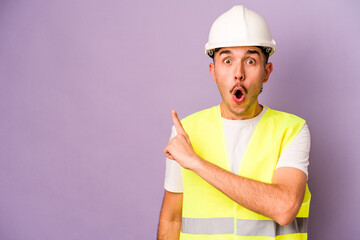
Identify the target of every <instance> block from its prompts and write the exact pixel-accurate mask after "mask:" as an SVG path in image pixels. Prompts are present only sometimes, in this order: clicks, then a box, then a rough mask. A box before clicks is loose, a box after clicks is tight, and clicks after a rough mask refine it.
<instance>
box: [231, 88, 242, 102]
mask: <svg viewBox="0 0 360 240" xmlns="http://www.w3.org/2000/svg"><path fill="white" fill-rule="evenodd" d="M244 92H245V90H244V89H242V88H240V87H237V88H235V89H234V90H233V91H232V94H233V99H234V101H235V102H236V103H242V102H243V101H244V99H245V95H244Z"/></svg>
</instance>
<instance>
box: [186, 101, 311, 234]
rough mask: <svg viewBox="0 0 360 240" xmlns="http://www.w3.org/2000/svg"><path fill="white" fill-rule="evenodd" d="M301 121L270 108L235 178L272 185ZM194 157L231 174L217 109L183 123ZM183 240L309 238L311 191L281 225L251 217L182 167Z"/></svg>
mask: <svg viewBox="0 0 360 240" xmlns="http://www.w3.org/2000/svg"><path fill="white" fill-rule="evenodd" d="M304 123H305V120H303V119H301V118H299V117H297V116H294V115H291V114H288V113H284V112H279V111H275V110H271V109H268V110H267V111H266V112H265V114H264V115H263V116H262V118H261V119H260V121H259V123H258V124H257V126H256V127H255V129H254V132H253V135H252V138H251V140H250V142H249V144H248V147H247V149H246V151H245V154H244V156H243V159H242V162H241V166H240V170H239V173H238V174H239V175H240V176H243V177H247V178H250V179H254V180H257V181H261V182H265V183H271V181H272V177H273V174H274V171H275V168H276V164H277V162H278V159H279V156H280V154H281V152H282V151H283V150H284V149H285V148H286V147H287V146H288V145H289V143H291V142H292V141H293V139H294V138H295V137H296V135H297V134H298V133H299V131H300V130H301V128H302V127H303V125H304ZM182 124H183V127H184V129H185V131H186V132H187V133H188V135H189V137H190V141H191V144H192V146H193V148H194V150H195V152H196V153H197V154H198V155H199V156H200V157H202V158H203V159H205V160H207V161H209V162H212V163H214V164H216V165H218V166H220V167H221V168H223V169H226V170H228V171H230V166H229V162H228V156H227V150H226V146H225V138H224V132H223V126H222V118H221V113H220V106H215V107H212V108H210V109H206V110H203V111H200V112H197V113H194V114H192V115H190V116H188V117H186V118H185V119H183V120H182ZM181 171H182V177H183V188H184V189H183V212H182V217H183V219H182V226H181V233H180V239H182V240H192V239H196V240H220V239H224V240H227V239H232V240H234V239H235V240H270V239H276V240H282V239H286V240H289V239H291V240H293V239H294V240H295V239H296V240H298V239H299V240H300V239H301V240H303V239H307V219H308V216H309V207H310V197H311V196H310V192H309V189H308V186H307V185H306V191H305V196H304V200H303V202H302V205H301V208H300V210H299V212H298V214H297V216H296V218H295V220H294V221H293V222H292V223H291V224H289V225H287V226H280V225H279V224H277V223H276V222H275V221H273V220H272V219H270V218H268V217H265V216H263V215H260V214H257V213H255V212H252V211H250V210H248V209H246V208H244V207H242V206H240V205H239V204H237V203H236V202H234V201H233V200H231V199H230V198H228V197H227V196H226V195H224V194H223V193H221V192H220V191H219V190H217V189H216V188H214V187H213V186H211V185H210V184H208V183H207V182H206V181H204V180H203V179H202V178H201V177H199V176H198V175H197V174H195V173H194V172H192V171H190V170H186V169H184V168H182V170H181Z"/></svg>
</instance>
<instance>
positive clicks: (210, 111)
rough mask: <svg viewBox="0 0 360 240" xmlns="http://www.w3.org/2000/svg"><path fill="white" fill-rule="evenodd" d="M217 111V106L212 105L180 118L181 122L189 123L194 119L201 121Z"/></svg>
mask: <svg viewBox="0 0 360 240" xmlns="http://www.w3.org/2000/svg"><path fill="white" fill-rule="evenodd" d="M218 111H219V106H214V107H211V108H207V109H203V110H200V111H198V112H195V113H193V114H191V115H189V116H187V117H185V118H183V119H182V120H181V123H182V124H190V123H191V122H194V121H199V120H200V121H201V120H204V119H207V118H208V117H209V116H210V115H213V114H216V113H217V112H218Z"/></svg>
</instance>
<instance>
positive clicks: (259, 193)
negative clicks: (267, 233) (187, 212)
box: [164, 112, 306, 225]
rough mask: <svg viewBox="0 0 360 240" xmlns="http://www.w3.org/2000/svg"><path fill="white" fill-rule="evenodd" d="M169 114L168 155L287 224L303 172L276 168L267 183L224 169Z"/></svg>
mask: <svg viewBox="0 0 360 240" xmlns="http://www.w3.org/2000/svg"><path fill="white" fill-rule="evenodd" d="M172 116H173V121H174V125H175V127H176V130H177V132H178V135H177V136H176V137H174V138H173V139H172V140H170V141H169V144H168V146H167V147H166V148H165V149H164V152H165V154H166V155H167V156H168V158H170V159H173V160H176V161H177V162H178V163H179V164H180V165H181V166H182V167H184V168H186V169H189V170H191V171H193V172H195V173H196V174H198V175H199V176H200V177H202V178H203V179H204V180H205V181H207V182H208V183H210V184H211V185H213V186H214V187H216V188H217V189H218V190H220V191H221V192H223V193H224V194H225V195H227V196H228V197H230V198H231V199H233V200H234V201H235V202H237V203H238V204H240V205H242V206H244V207H246V208H247V209H249V210H251V211H254V212H257V213H259V214H262V215H265V216H267V217H269V218H272V219H274V220H275V221H276V222H278V223H279V224H280V225H287V224H289V223H290V222H291V221H292V220H293V219H294V217H295V216H296V214H297V212H298V211H299V208H300V205H301V202H302V199H303V196H304V191H305V185H306V175H305V173H303V172H302V171H300V170H298V169H295V168H289V167H283V168H279V169H277V170H276V171H275V174H274V177H273V181H272V183H271V184H267V183H262V182H258V181H254V180H251V179H247V178H244V177H241V176H238V175H236V174H233V173H231V172H228V171H226V170H224V169H222V168H220V167H218V166H216V165H214V164H212V163H209V162H207V161H205V160H204V159H202V158H200V157H199V156H198V155H196V153H195V152H194V150H193V149H192V147H191V143H190V140H189V137H188V136H187V134H186V132H185V131H184V129H183V128H182V125H181V123H180V121H179V119H178V117H177V115H176V112H173V113H172Z"/></svg>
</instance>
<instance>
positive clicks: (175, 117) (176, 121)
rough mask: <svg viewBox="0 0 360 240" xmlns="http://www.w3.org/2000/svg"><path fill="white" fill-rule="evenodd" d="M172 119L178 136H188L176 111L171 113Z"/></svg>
mask: <svg viewBox="0 0 360 240" xmlns="http://www.w3.org/2000/svg"><path fill="white" fill-rule="evenodd" d="M171 117H172V119H173V122H174V126H175V129H176V132H177V134H185V135H186V132H185V130H184V128H183V126H182V124H181V122H180V120H179V117H178V115H177V113H176V111H175V110H172V111H171Z"/></svg>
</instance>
